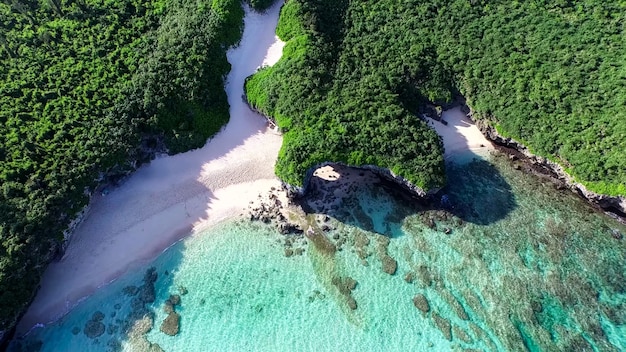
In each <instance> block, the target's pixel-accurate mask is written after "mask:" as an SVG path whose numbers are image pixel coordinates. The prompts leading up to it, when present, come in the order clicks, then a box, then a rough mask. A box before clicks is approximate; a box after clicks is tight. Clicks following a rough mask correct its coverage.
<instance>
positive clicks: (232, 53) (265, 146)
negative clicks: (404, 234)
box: [17, 2, 284, 334]
mask: <svg viewBox="0 0 626 352" xmlns="http://www.w3.org/2000/svg"><path fill="white" fill-rule="evenodd" d="M281 5H282V2H279V3H277V4H275V5H274V6H272V8H270V9H268V10H267V11H266V13H264V14H257V13H254V12H252V11H250V10H249V9H246V17H245V28H244V34H243V37H242V40H241V43H240V45H239V46H238V47H237V48H235V49H231V50H229V52H228V60H229V62H230V63H231V65H232V70H231V72H230V74H229V75H228V78H227V83H226V91H227V94H228V99H229V103H230V106H231V108H230V115H231V119H230V121H229V123H228V124H227V125H226V127H225V128H224V129H223V130H222V131H221V132H220V133H219V134H218V135H217V136H215V137H214V138H213V139H211V140H210V141H209V142H208V143H207V144H206V145H205V146H204V147H203V148H201V149H197V150H193V151H190V152H187V153H183V154H178V155H174V156H166V157H162V158H158V159H156V160H154V161H152V162H151V163H150V164H148V165H146V166H143V167H141V168H140V169H139V170H137V172H135V173H134V174H133V175H132V176H131V177H130V178H129V179H128V180H127V181H126V182H124V183H123V184H122V185H121V186H120V187H119V188H117V189H114V190H112V191H111V192H110V193H109V194H108V195H106V196H96V197H94V199H93V200H92V203H91V209H90V211H89V213H88V214H87V216H86V217H85V219H84V221H83V222H82V223H81V224H80V225H79V226H78V227H77V228H76V230H75V231H74V233H73V235H72V238H71V242H70V244H69V246H68V248H67V251H66V253H65V255H64V256H63V258H62V259H61V260H60V261H58V262H53V263H51V264H50V265H49V267H48V268H47V270H46V272H45V273H44V275H43V278H42V281H41V288H40V290H39V292H38V293H37V296H36V298H35V300H34V302H33V303H32V304H31V306H30V307H29V309H28V311H27V312H26V314H25V315H24V317H23V318H22V320H21V321H20V323H19V325H18V327H17V332H18V334H21V333H24V332H26V331H28V330H29V329H30V328H31V327H33V326H34V325H35V324H38V323H43V324H46V323H50V322H52V321H55V320H57V319H59V318H60V317H62V316H63V315H64V314H66V313H67V312H68V311H69V310H70V309H71V308H72V307H74V306H75V305H76V304H77V303H78V302H79V301H80V300H82V299H84V298H85V297H86V296H89V295H90V294H92V293H93V292H94V291H95V290H96V289H97V288H98V287H101V286H104V285H106V284H108V283H110V282H111V281H112V280H115V279H116V278H118V277H119V276H121V275H122V274H123V273H125V272H127V271H128V270H132V269H133V268H136V267H139V266H141V265H142V264H144V263H146V262H148V261H150V260H151V259H153V258H154V257H155V256H157V255H158V254H159V253H161V252H162V251H163V250H164V249H166V248H167V247H169V246H170V245H171V244H172V243H175V242H176V241H178V240H179V239H181V238H183V237H185V236H187V235H189V234H190V233H195V232H197V231H201V230H202V229H205V228H207V227H210V226H211V225H213V224H215V223H217V222H219V221H221V220H224V219H227V218H231V217H235V216H238V215H239V214H242V213H243V212H244V211H243V209H244V208H245V207H246V206H247V205H248V203H249V202H250V201H252V200H254V199H256V197H257V196H258V194H259V192H261V193H263V192H266V191H268V190H269V189H270V188H271V187H277V186H279V185H280V182H279V181H278V179H277V178H276V177H275V175H274V164H275V161H276V157H277V155H278V150H279V149H280V146H281V144H282V137H281V136H280V135H278V134H276V133H274V132H273V131H271V130H270V129H268V128H267V126H266V121H265V119H264V118H263V117H262V116H260V115H258V114H256V113H254V112H252V111H251V110H250V109H249V108H248V107H247V105H246V104H245V103H244V102H243V101H242V99H241V97H242V95H243V83H244V80H245V78H246V77H247V76H249V75H251V74H252V73H254V72H255V70H256V69H257V68H258V67H259V66H262V65H273V64H274V63H276V61H278V59H279V58H280V56H281V55H282V48H283V46H284V43H282V42H281V41H280V40H279V39H278V38H277V37H276V36H275V34H274V33H275V28H276V24H277V21H278V13H279V9H280V6H281Z"/></svg>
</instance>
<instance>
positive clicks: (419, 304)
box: [413, 293, 430, 313]
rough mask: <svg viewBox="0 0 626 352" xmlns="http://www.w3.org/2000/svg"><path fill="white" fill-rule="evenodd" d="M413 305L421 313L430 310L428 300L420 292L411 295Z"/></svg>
mask: <svg viewBox="0 0 626 352" xmlns="http://www.w3.org/2000/svg"><path fill="white" fill-rule="evenodd" d="M413 305H414V306H415V308H417V309H419V310H421V311H422V312H423V313H428V312H429V311H430V304H428V300H427V299H426V297H425V296H424V295H423V294H421V293H420V294H417V295H416V296H415V297H413Z"/></svg>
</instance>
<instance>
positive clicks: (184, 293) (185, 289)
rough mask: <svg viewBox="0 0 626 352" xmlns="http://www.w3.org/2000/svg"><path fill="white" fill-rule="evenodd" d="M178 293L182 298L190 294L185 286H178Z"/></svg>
mask: <svg viewBox="0 0 626 352" xmlns="http://www.w3.org/2000/svg"><path fill="white" fill-rule="evenodd" d="M178 292H179V293H180V294H181V295H182V296H184V295H186V294H187V293H189V291H188V290H187V288H186V287H185V286H178Z"/></svg>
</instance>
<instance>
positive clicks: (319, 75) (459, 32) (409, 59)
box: [246, 0, 626, 215]
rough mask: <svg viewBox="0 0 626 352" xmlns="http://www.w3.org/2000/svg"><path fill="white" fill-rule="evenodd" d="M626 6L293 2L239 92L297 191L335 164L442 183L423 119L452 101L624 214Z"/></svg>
mask: <svg viewBox="0 0 626 352" xmlns="http://www.w3.org/2000/svg"><path fill="white" fill-rule="evenodd" d="M625 13H626V12H625V11H624V5H623V4H618V3H610V4H609V3H606V2H601V1H594V0H587V1H575V2H567V3H563V2H559V3H554V4H544V3H538V2H507V1H481V2H476V1H467V0H456V1H437V0H434V1H426V2H424V1H408V2H403V3H401V4H400V3H397V2H394V1H376V2H374V3H368V4H363V3H357V2H350V1H347V0H340V1H330V0H322V1H306V0H294V1H289V2H288V3H287V4H286V5H285V6H284V7H283V10H282V13H281V17H280V21H279V26H278V29H277V33H278V35H279V36H280V37H281V39H282V40H284V41H286V42H287V44H286V46H285V51H284V57H283V59H282V60H281V61H280V62H279V63H278V64H277V65H275V66H273V67H271V68H267V69H265V70H262V71H260V72H259V73H257V74H256V75H254V76H253V77H252V78H251V79H249V80H248V82H247V85H246V92H247V97H248V100H249V102H250V104H251V105H252V106H253V107H254V108H255V109H257V110H258V111H261V112H262V113H263V114H265V115H267V116H270V117H271V118H273V119H274V120H275V121H276V123H277V125H278V126H279V127H280V128H281V129H282V130H283V132H284V138H285V141H284V145H283V148H282V149H281V153H280V155H279V159H278V161H277V168H276V173H277V175H278V176H279V177H280V178H281V179H283V180H285V181H287V182H288V183H290V184H293V185H297V186H302V184H303V181H304V180H305V175H307V174H308V173H310V168H312V167H313V166H315V165H317V164H319V163H321V162H324V161H340V162H343V163H345V164H348V165H355V166H359V165H377V166H379V167H382V168H386V169H389V170H391V171H392V172H393V173H394V174H396V175H400V176H402V177H403V178H405V179H406V180H408V181H409V182H410V183H412V184H413V185H415V186H417V187H419V188H421V189H423V190H425V191H428V190H431V189H436V188H438V187H441V186H442V185H443V184H444V183H445V174H444V172H445V171H444V170H445V169H444V166H443V165H444V160H443V158H442V154H443V147H442V145H441V143H440V141H439V139H438V137H437V135H436V133H435V131H433V130H432V129H430V128H428V126H427V122H426V121H425V120H423V119H422V117H423V116H424V115H428V116H433V117H435V118H438V116H439V114H440V113H441V111H442V110H443V109H446V108H449V107H450V106H451V105H453V104H455V102H456V103H458V102H461V103H462V104H467V106H469V108H468V113H469V112H471V117H472V118H473V119H475V120H477V121H478V122H479V125H480V126H481V127H482V128H483V131H484V132H486V133H487V135H488V136H490V137H491V138H492V139H493V140H495V141H496V142H499V143H501V144H507V145H509V146H512V147H518V148H519V149H520V150H521V149H523V151H525V152H526V153H527V154H528V155H532V159H533V160H535V162H536V163H537V164H541V165H543V166H545V167H548V168H551V169H553V171H555V172H556V174H557V175H558V176H559V177H560V178H562V179H563V180H564V181H565V182H567V184H569V185H570V186H571V187H572V188H573V189H575V190H577V191H579V192H580V193H581V195H583V196H586V197H587V198H589V199H590V200H592V201H595V202H596V203H597V204H599V205H601V206H603V207H604V208H605V209H607V210H609V211H613V212H615V213H617V214H618V215H623V214H624V213H625V212H626V158H625V157H624V156H625V153H624V150H626V138H625V137H626V111H624V109H623V106H624V103H625V102H626V101H625V100H624V99H626V86H624V85H623V80H624V74H623V72H622V71H623V70H621V68H622V67H624V65H625V64H626V62H625V60H626V57H624V55H623V52H624V51H625V49H626V48H624V45H626V44H625V43H624V41H623V40H622V38H623V30H624V29H623V26H622V25H621V23H623V22H624V20H626V19H625V18H624V16H626V15H625Z"/></svg>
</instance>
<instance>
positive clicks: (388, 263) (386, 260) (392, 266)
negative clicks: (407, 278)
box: [382, 255, 398, 275]
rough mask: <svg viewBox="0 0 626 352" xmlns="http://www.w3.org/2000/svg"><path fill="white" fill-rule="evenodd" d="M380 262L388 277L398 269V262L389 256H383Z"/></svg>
mask: <svg viewBox="0 0 626 352" xmlns="http://www.w3.org/2000/svg"><path fill="white" fill-rule="evenodd" d="M382 262H383V271H384V272H386V273H387V274H389V275H394V274H395V273H396V270H397V269H398V262H397V261H396V260H395V259H393V258H392V257H391V256H389V255H385V256H383V258H382Z"/></svg>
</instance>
